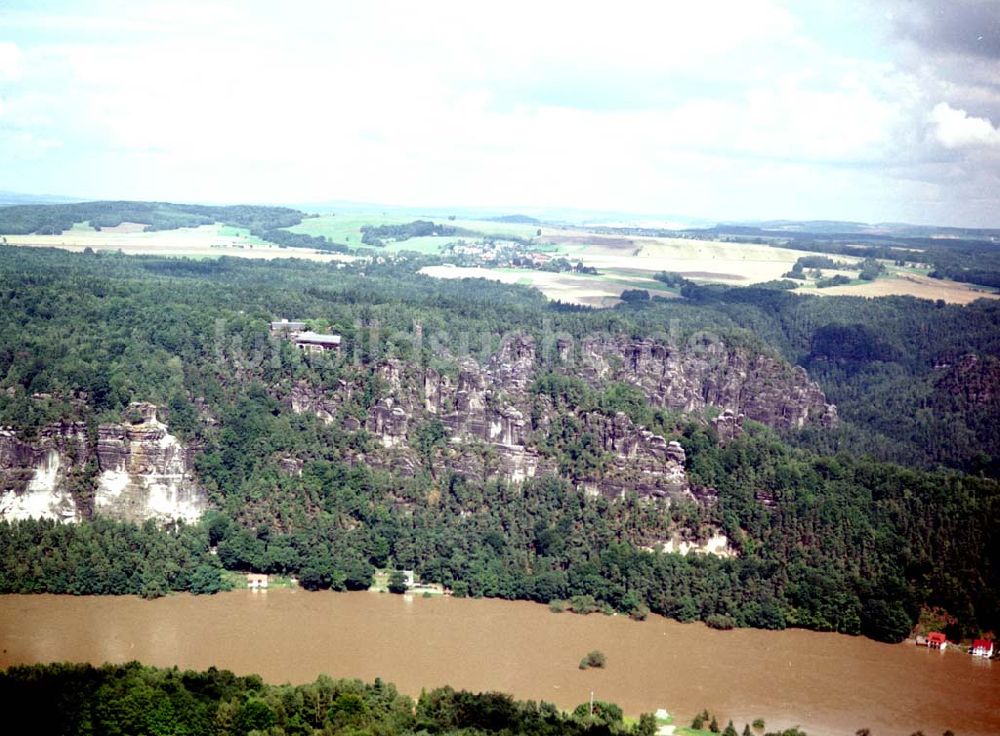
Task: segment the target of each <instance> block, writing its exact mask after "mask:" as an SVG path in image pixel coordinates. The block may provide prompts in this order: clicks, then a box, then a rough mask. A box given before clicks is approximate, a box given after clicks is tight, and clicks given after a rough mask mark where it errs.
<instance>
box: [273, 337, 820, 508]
mask: <svg viewBox="0 0 1000 736" xmlns="http://www.w3.org/2000/svg"><path fill="white" fill-rule="evenodd" d="M557 347H558V348H559V349H558V351H557V355H558V359H559V363H558V364H557V365H556V366H555V367H554V368H555V369H556V370H561V371H564V372H566V373H568V374H570V375H575V376H579V377H581V378H583V379H584V380H585V381H586V382H587V383H589V384H590V385H591V386H592V387H594V388H595V389H601V388H602V387H603V386H605V385H607V384H608V383H609V382H613V381H614V382H624V383H629V384H632V385H635V386H637V387H638V388H640V389H641V390H642V392H643V393H644V394H645V395H646V397H647V398H648V400H649V402H650V404H651V405H653V406H660V407H666V408H671V409H677V410H683V411H701V410H704V409H705V408H707V407H710V406H715V407H718V408H719V409H721V410H722V413H721V414H720V416H719V418H718V419H717V420H716V422H715V426H716V429H717V430H718V433H719V435H720V438H721V439H722V440H723V441H729V440H732V439H734V438H735V437H738V436H739V434H740V433H741V431H742V422H743V419H744V418H745V417H746V418H750V419H754V420H756V421H758V422H762V423H764V424H768V425H770V426H773V427H777V428H783V429H788V428H798V427H802V426H805V425H806V424H808V423H821V424H832V423H834V422H835V421H836V407H834V406H832V405H830V404H828V403H827V402H826V398H825V396H824V395H823V392H822V391H821V390H820V389H819V387H818V386H817V385H816V384H815V383H813V382H812V381H811V380H809V378H808V376H807V375H806V373H805V371H804V370H802V369H801V368H797V367H792V366H790V365H788V364H787V363H784V362H782V361H780V360H778V359H776V358H773V357H770V356H767V355H763V354H756V353H753V352H752V351H750V350H748V349H746V348H732V347H727V346H725V345H722V344H719V343H715V344H711V345H706V346H702V347H699V348H698V349H689V350H680V349H675V348H672V347H670V346H668V345H663V344H659V343H655V342H653V341H650V340H636V339H629V338H614V339H613V338H602V339H596V340H591V341H586V342H584V343H583V344H582V345H581V349H580V350H579V353H578V354H577V355H573V353H572V351H571V350H570V348H569V346H568V345H567V344H565V343H560V344H559V345H558V346H557ZM552 367H553V366H549V368H552ZM539 370H540V366H539V361H538V356H537V354H536V347H535V343H534V341H533V340H532V339H531V338H530V337H527V336H514V337H512V338H510V339H508V340H506V341H505V342H504V343H503V344H502V345H501V347H500V349H499V350H498V351H497V352H496V353H495V354H494V355H493V356H491V357H490V358H489V359H488V360H486V361H484V362H483V363H480V362H477V361H476V360H473V359H471V358H464V359H461V360H456V361H454V363H452V365H451V367H450V368H448V369H434V368H426V369H424V368H421V367H420V366H418V365H414V364H412V363H404V362H402V361H397V360H393V359H388V360H385V361H384V362H383V363H381V364H380V365H379V366H378V367H377V368H376V369H375V372H376V375H377V377H378V378H379V379H380V382H381V384H382V385H383V386H384V387H385V391H384V392H383V395H382V397H381V398H380V399H379V400H378V401H377V402H375V403H374V404H373V405H372V406H371V407H370V408H369V409H368V413H367V417H366V419H365V420H364V421H359V420H358V419H357V418H356V417H355V416H352V415H349V414H346V413H344V412H343V411H342V408H343V407H344V405H345V403H346V402H348V401H349V400H350V398H351V396H352V395H355V392H357V391H359V390H360V388H359V386H358V385H352V384H351V382H350V381H342V382H341V383H340V385H339V386H338V387H337V388H336V389H334V390H332V391H319V390H315V389H312V388H310V387H309V386H308V385H305V384H297V385H296V386H295V387H294V388H293V390H292V393H291V407H292V408H293V409H294V410H295V411H299V412H310V413H314V414H316V415H317V416H318V417H320V418H322V419H323V420H324V421H328V422H335V421H339V423H340V426H341V427H342V428H343V429H344V430H346V431H358V430H360V429H365V430H367V431H368V432H369V433H370V434H371V435H372V436H373V439H374V440H375V443H376V445H377V448H376V449H374V450H372V451H369V452H365V453H364V454H363V455H361V456H358V457H356V458H354V460H355V461H359V462H366V463H368V464H371V465H375V466H380V467H385V468H389V469H392V470H393V471H395V472H399V473H403V474H404V475H409V474H412V473H415V472H418V470H419V469H420V468H421V467H422V466H425V467H426V466H427V464H428V463H427V458H426V457H422V456H421V455H420V454H419V453H418V449H419V448H418V446H417V445H418V443H417V441H416V434H415V433H417V432H419V431H420V430H421V428H423V427H426V426H427V424H428V423H429V422H440V426H441V427H442V428H443V431H444V435H445V444H444V446H436V447H435V449H434V458H433V460H432V462H430V466H431V470H432V472H434V471H436V470H441V469H444V468H447V469H451V470H454V471H457V472H461V473H465V474H468V475H470V476H474V477H477V478H482V479H486V478H490V477H500V478H504V479H507V480H512V481H520V480H524V479H526V478H531V477H533V476H536V475H540V474H543V473H552V472H560V471H565V470H566V469H565V468H560V467H559V465H558V461H557V459H556V457H555V456H554V455H553V454H552V452H551V451H546V450H545V449H544V448H545V447H546V446H549V447H551V443H546V442H545V440H546V437H547V434H548V433H549V431H550V426H551V422H552V420H553V417H554V416H555V414H556V410H555V408H554V407H553V406H552V404H551V402H549V401H548V399H547V398H546V397H543V396H537V395H535V394H534V393H533V392H532V391H531V386H532V383H533V382H534V380H535V378H536V377H537V376H538V373H539ZM568 411H569V412H570V414H572V416H573V417H574V419H575V420H576V421H578V422H579V424H580V426H581V428H582V429H581V432H582V433H586V434H587V435H589V436H590V437H592V438H594V440H595V441H596V444H597V448H598V450H599V452H600V453H601V458H600V468H599V470H595V471H593V472H591V473H589V474H585V475H583V476H576V477H575V478H574V480H575V481H577V483H578V485H579V486H581V487H582V488H585V489H587V490H591V491H594V492H598V493H603V494H605V495H609V496H614V495H619V494H621V493H625V492H628V491H635V492H638V493H639V494H640V495H647V496H649V495H653V496H666V497H678V496H684V497H688V498H690V497H691V495H690V489H689V487H688V482H687V477H686V475H685V471H684V464H685V460H686V459H685V456H684V450H683V448H682V447H681V446H680V444H679V443H677V442H676V441H672V440H670V439H668V438H666V437H663V436H660V435H657V434H655V433H653V432H651V431H649V430H648V429H647V428H644V427H640V426H636V425H635V423H634V422H633V421H632V420H631V419H630V418H629V417H628V416H627V415H625V414H623V413H617V414H615V415H613V416H609V415H607V414H605V413H602V412H598V411H594V410H577V409H576V408H573V407H569V408H568ZM423 451H424V452H426V447H425V448H423ZM566 474H567V473H566V472H563V475H566Z"/></svg>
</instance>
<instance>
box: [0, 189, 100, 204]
mask: <svg viewBox="0 0 1000 736" xmlns="http://www.w3.org/2000/svg"><path fill="white" fill-rule="evenodd" d="M82 201H83V200H82V199H80V198H79V197H64V196H62V195H59V194H25V193H24V192H4V191H0V207H3V206H7V205H14V204H65V203H69V202H82Z"/></svg>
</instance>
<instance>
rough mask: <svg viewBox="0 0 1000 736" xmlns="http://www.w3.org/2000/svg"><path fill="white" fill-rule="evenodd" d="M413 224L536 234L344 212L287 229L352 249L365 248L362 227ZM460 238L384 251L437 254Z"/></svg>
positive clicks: (497, 225) (526, 231)
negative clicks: (427, 223) (362, 239)
mask: <svg viewBox="0 0 1000 736" xmlns="http://www.w3.org/2000/svg"><path fill="white" fill-rule="evenodd" d="M414 220H430V221H432V222H435V223H438V224H441V225H446V226H448V227H456V228H460V229H463V230H474V231H476V232H479V233H483V234H486V235H494V236H497V237H511V236H514V237H522V238H531V237H534V236H535V233H536V232H537V231H538V226H537V225H531V224H523V223H510V222H492V221H489V220H458V219H456V220H449V219H447V218H441V217H431V216H427V217H417V216H412V215H407V216H402V215H393V214H388V213H378V212H368V213H356V212H345V213H343V214H338V215H320V216H319V217H310V218H307V219H305V220H303V221H302V222H301V223H299V224H298V225H295V226H293V227H290V228H287V229H288V230H289V231H290V232H293V233H304V234H306V235H313V236H325V237H328V238H330V239H331V240H333V241H334V242H336V243H346V244H347V245H349V246H351V247H352V248H359V247H366V246H364V244H363V243H362V242H361V227H362V225H402V224H405V223H408V222H413V221H414ZM458 237H460V236H435V237H426V238H410V239H409V240H403V241H400V242H398V243H394V242H389V243H386V246H385V248H384V250H385V251H386V252H387V253H395V252H399V251H404V250H409V251H416V252H419V253H427V254H437V253H440V252H441V249H442V248H443V247H444V246H445V245H447V244H448V243H453V242H455V240H457V239H458Z"/></svg>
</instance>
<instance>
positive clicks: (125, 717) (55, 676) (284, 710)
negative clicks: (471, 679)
mask: <svg viewBox="0 0 1000 736" xmlns="http://www.w3.org/2000/svg"><path fill="white" fill-rule="evenodd" d="M0 702H4V703H17V704H18V708H19V710H20V711H21V712H22V713H30V714H31V720H32V725H31V732H32V733H35V734H40V735H42V736H49V735H50V734H52V735H55V734H61V735H65V736H69V735H75V734H93V735H94V736H105V735H109V736H110V735H111V734H131V735H139V734H141V735H143V736H186V735H187V734H203V735H205V736H244V735H246V734H255V733H256V734H264V733H267V734H272V736H285V735H286V734H287V735H288V736H292V735H294V734H301V735H302V736H311V734H319V733H323V734H380V735H381V736H403V735H404V734H441V735H442V736H443V735H444V734H459V733H461V734H486V733H498V734H523V735H524V736H654V734H655V733H656V729H657V721H656V719H655V718H654V716H653V715H652V714H651V713H645V714H643V715H641V716H640V717H639V718H638V719H637V720H634V721H631V722H628V723H627V722H626V721H625V719H624V717H623V715H622V710H621V708H619V707H618V706H617V705H615V704H614V703H606V702H604V701H600V700H595V701H594V702H593V703H581V704H580V705H579V706H578V707H576V708H574V709H573V710H572V711H571V712H565V711H561V710H559V709H558V708H556V706H554V705H553V704H552V703H547V702H544V701H543V702H536V701H533V700H526V701H522V700H515V699H514V698H512V697H511V696H510V695H506V694H504V693H498V692H485V693H471V692H467V691H465V690H458V691H456V690H454V689H452V688H450V687H441V688H437V689H434V690H430V691H426V692H422V693H421V694H420V696H419V697H418V698H417V699H416V700H414V699H413V698H411V697H409V696H407V695H403V694H401V693H400V692H399V691H398V690H397V689H396V687H395V686H394V685H392V684H391V683H386V682H383V681H382V680H380V679H377V678H376V680H375V681H374V682H373V683H370V684H369V683H364V682H362V681H360V680H334V679H331V678H329V677H326V676H320V677H319V678H318V679H317V680H316V681H315V682H312V683H309V684H307V685H268V684H265V683H264V682H263V681H262V680H261V678H260V677H257V676H256V675H250V676H247V677H238V676H236V675H234V674H233V673H232V672H229V671H227V670H218V669H215V668H210V669H208V670H206V671H204V672H195V671H191V670H178V669H177V668H172V669H157V668H155V667H144V666H142V665H140V664H139V663H137V662H132V663H129V664H124V665H104V666H103V667H93V666H91V665H73V664H51V665H37V666H31V667H12V668H10V669H9V670H7V671H6V672H2V673H0ZM714 723H715V721H714V719H713V724H714ZM734 728H735V727H734V726H733V725H732V722H731V721H730V724H729V727H728V729H727V730H726V731H725V732H724V733H725V734H727V736H728V734H729V732H730V731H732V732H733V733H736V731H735V730H733V729H734ZM720 731H721V729H719V728H718V727H716V728H715V729H713V732H715V733H719V732H720ZM744 733H750V726H749V724H747V725H745V727H744ZM754 733H756V734H763V736H806V734H805V732H804V731H801V730H800V729H797V728H796V729H789V730H787V731H783V732H777V733H763V729H755V731H754Z"/></svg>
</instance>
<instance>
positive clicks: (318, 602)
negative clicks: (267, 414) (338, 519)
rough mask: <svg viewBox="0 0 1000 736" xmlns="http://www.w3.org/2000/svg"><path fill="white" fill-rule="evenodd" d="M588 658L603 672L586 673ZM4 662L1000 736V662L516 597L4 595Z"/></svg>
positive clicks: (0, 625)
mask: <svg viewBox="0 0 1000 736" xmlns="http://www.w3.org/2000/svg"><path fill="white" fill-rule="evenodd" d="M592 649H600V650H601V651H603V652H604V653H605V654H606V655H607V661H608V664H607V668H606V669H604V670H593V669H592V670H587V671H581V670H580V669H579V668H578V666H577V665H578V663H579V661H580V658H581V657H583V656H584V655H585V654H586V653H587V652H588V651H590V650H592ZM0 650H2V652H0V668H6V667H8V666H10V665H13V664H26V663H36V662H50V661H75V662H83V661H86V662H92V663H94V664H100V663H103V662H127V661H130V660H139V661H141V662H143V663H146V664H152V665H158V666H170V665H177V666H179V667H182V668H192V669H205V668H207V667H210V666H213V665H214V666H217V667H220V668H226V669H231V670H233V671H235V672H237V673H239V674H250V673H258V674H260V675H261V676H263V677H264V679H265V680H267V681H269V682H273V683H282V682H292V683H304V682H310V681H312V680H314V679H315V678H316V676H317V675H319V674H321V673H326V674H329V675H331V676H333V677H359V678H361V679H364V680H367V681H371V680H373V679H374V678H375V677H381V678H382V679H384V680H386V681H389V682H394V683H395V684H396V685H397V686H398V687H399V688H400V690H402V691H403V692H406V693H409V694H411V695H418V694H419V693H420V690H421V688H424V687H426V688H431V687H436V686H438V685H445V684H449V685H452V686H454V687H456V688H465V689H469V690H475V691H481V690H500V691H503V692H509V693H513V694H514V695H515V696H517V697H518V698H522V699H532V700H548V701H551V702H554V703H556V704H557V705H559V706H561V707H564V708H572V707H574V706H576V705H578V704H579V703H582V702H585V701H586V700H587V699H588V698H589V697H590V694H591V691H593V693H594V697H595V698H597V699H600V700H608V701H612V702H616V703H618V704H619V705H621V706H622V707H623V708H624V709H625V712H626V713H629V714H638V713H641V712H644V711H653V710H655V709H657V708H666V709H667V710H669V711H670V712H672V713H673V712H676V713H677V715H678V722H682V720H681V719H684V720H687V719H690V718H691V716H692V715H693V714H694V713H696V712H698V711H699V710H701V709H702V708H708V709H709V710H712V711H714V712H715V713H717V714H718V716H719V719H720V721H721V722H722V723H723V724H725V722H726V721H727V720H728V719H730V718H732V719H733V721H734V722H735V723H736V724H737V728H738V729H739V730H742V727H743V723H744V722H748V721H751V720H753V719H754V718H758V717H762V718H764V719H765V720H766V722H767V726H768V729H774V728H777V727H782V728H784V727H788V726H792V725H801V726H802V728H803V729H805V730H806V731H808V732H809V734H810V736H816V735H819V736H823V735H824V734H849V735H852V734H854V732H855V731H856V730H857V729H859V728H862V727H867V728H870V729H872V733H873V734H875V735H876V736H883V735H891V734H901V735H904V736H907V735H908V734H911V733H913V732H914V731H916V730H918V729H922V730H923V732H924V733H925V734H927V736H937V734H941V733H942V732H943V731H944V730H945V729H948V728H950V729H952V730H953V731H955V732H956V734H958V735H959V736H964V735H969V734H983V735H985V734H1000V661H997V662H990V661H984V660H981V659H975V658H973V657H970V656H968V655H965V654H962V653H960V652H957V651H945V652H937V651H929V650H926V649H918V648H917V647H914V646H913V645H912V644H898V645H889V644H879V643H876V642H873V641H870V640H867V639H862V638H856V637H848V636H842V635H837V634H820V633H815V632H809V631H800V630H789V631H781V632H772V631H755V630H735V631H713V630H711V629H708V628H707V627H705V626H703V625H702V624H681V623H677V622H675V621H670V620H667V619H663V618H660V617H656V616H651V617H650V618H649V620H647V621H643V622H636V621H631V620H629V619H627V618H625V617H623V616H604V615H601V614H593V615H590V616H577V615H573V614H570V613H562V614H555V613H552V612H550V611H549V610H548V608H547V607H545V606H541V605H536V604H533V603H525V602H509V601H498V600H459V599H452V598H440V597H436V598H411V597H409V596H406V597H403V596H394V595H390V594H385V593H382V594H379V593H308V592H305V591H301V590H269V591H262V592H254V591H233V592H230V593H223V594H220V595H215V596H202V597H193V596H189V595H173V596H169V597H167V598H162V599H159V600H155V601H145V600H141V599H139V598H135V597H124V596H123V597H79V598H77V597H73V596H53V595H35V596H22V595H7V596H0Z"/></svg>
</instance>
